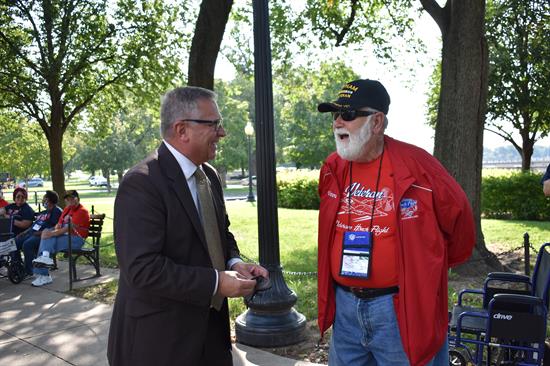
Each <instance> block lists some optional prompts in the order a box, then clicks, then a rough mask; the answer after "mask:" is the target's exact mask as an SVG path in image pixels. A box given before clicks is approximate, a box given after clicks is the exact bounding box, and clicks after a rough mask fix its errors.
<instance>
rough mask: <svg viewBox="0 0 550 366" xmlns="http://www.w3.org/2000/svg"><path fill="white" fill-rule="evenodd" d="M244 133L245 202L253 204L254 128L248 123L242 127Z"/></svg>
mask: <svg viewBox="0 0 550 366" xmlns="http://www.w3.org/2000/svg"><path fill="white" fill-rule="evenodd" d="M244 133H245V134H246V138H247V139H248V197H246V201H247V202H254V201H256V199H255V198H254V193H252V141H251V140H252V136H253V135H254V126H252V123H251V122H250V121H248V122H247V123H246V126H245V127H244Z"/></svg>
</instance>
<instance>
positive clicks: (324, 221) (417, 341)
mask: <svg viewBox="0 0 550 366" xmlns="http://www.w3.org/2000/svg"><path fill="white" fill-rule="evenodd" d="M384 141H385V154H386V156H388V157H389V158H390V161H391V165H392V169H393V173H394V184H395V198H396V199H395V201H394V202H396V204H397V202H399V203H400V204H399V207H396V215H397V228H396V234H397V237H398V239H399V242H398V243H397V252H396V256H397V261H398V262H397V263H398V271H399V274H398V278H399V280H398V282H399V294H397V295H396V309H397V319H398V323H399V330H400V333H401V341H402V343H403V348H404V350H405V352H406V353H407V356H408V358H409V361H410V363H411V365H412V366H415V365H424V364H426V363H427V362H429V361H430V360H431V359H432V358H433V357H434V356H435V354H436V353H437V351H438V350H439V349H440V348H441V346H442V345H443V342H444V339H445V336H446V333H447V321H448V313H447V311H448V305H447V301H448V300H447V272H448V268H449V267H453V266H456V265H458V264H460V263H463V262H465V261H466V260H467V259H468V258H469V257H470V255H471V253H472V249H473V247H474V245H475V241H476V233H475V226H474V219H473V215H472V209H471V207H470V204H469V202H468V199H467V198H466V195H465V193H464V191H463V190H462V188H461V187H460V186H459V185H458V183H457V182H456V181H455V180H454V179H453V178H452V177H451V176H450V175H449V173H447V171H446V170H445V168H443V166H442V165H441V164H440V163H439V161H437V159H435V158H434V157H433V156H431V155H430V154H428V153H427V152H426V151H424V150H422V149H420V148H418V147H416V146H413V145H409V144H406V143H404V142H401V141H397V140H394V139H392V138H390V137H387V136H385V138H384ZM348 165H349V162H348V161H346V160H343V159H341V158H340V157H339V156H338V155H337V154H336V153H333V154H331V155H330V156H329V157H328V158H327V160H326V161H325V163H324V165H323V167H322V168H321V173H320V177H319V195H320V197H321V206H320V209H319V238H318V242H319V253H318V266H319V276H318V306H319V310H318V311H319V314H318V315H319V317H318V323H319V328H320V330H321V334H323V333H324V332H325V331H326V330H327V329H328V328H329V327H330V326H331V325H332V323H333V321H334V314H335V311H336V306H335V300H334V298H335V296H334V281H333V279H332V275H331V272H330V252H331V245H332V242H333V238H334V234H335V220H336V213H337V210H338V207H339V204H340V199H341V197H340V192H341V191H342V189H341V187H342V186H343V185H344V182H342V178H343V177H344V172H345V171H346V169H349V167H348Z"/></svg>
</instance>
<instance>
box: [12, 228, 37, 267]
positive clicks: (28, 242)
mask: <svg viewBox="0 0 550 366" xmlns="http://www.w3.org/2000/svg"><path fill="white" fill-rule="evenodd" d="M34 233H35V232H34V231H31V232H30V233H28V234H25V235H21V236H20V237H18V238H16V239H15V244H16V245H17V250H16V251H15V252H12V253H11V257H12V259H13V260H16V261H21V253H20V250H21V249H23V254H24V255H25V271H26V272H27V274H28V275H31V274H32V273H33V271H32V260H33V259H34V258H36V253H37V251H38V246H39V245H40V235H38V236H35V235H33V234H34Z"/></svg>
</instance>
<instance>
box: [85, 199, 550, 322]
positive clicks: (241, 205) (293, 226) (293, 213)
mask: <svg viewBox="0 0 550 366" xmlns="http://www.w3.org/2000/svg"><path fill="white" fill-rule="evenodd" d="M241 192H245V193H246V192H247V191H240V192H239V193H241ZM114 196H115V193H114V192H111V193H106V192H94V191H83V192H82V194H81V202H82V203H83V204H84V205H85V206H86V207H88V208H89V209H90V208H91V206H92V205H93V206H94V211H95V212H98V213H105V214H106V216H107V220H106V221H105V226H104V228H103V236H102V239H101V242H102V245H109V244H112V241H113V236H112V232H113V227H112V223H113V222H112V218H113V203H114ZM227 211H228V214H229V217H230V220H231V227H230V229H231V231H232V232H233V234H234V235H235V237H236V239H237V242H238V243H239V248H240V250H241V252H242V254H243V255H244V256H246V258H250V259H251V260H253V261H257V260H258V230H257V206H256V203H250V202H245V201H228V202H227ZM278 223H279V244H280V258H281V264H282V266H283V270H284V271H292V272H315V271H316V270H317V268H316V267H317V211H316V210H290V209H283V208H281V209H279V210H278ZM482 228H483V232H484V235H485V240H486V243H487V245H488V246H489V247H490V248H491V249H493V250H497V249H498V251H499V252H500V251H504V250H507V249H511V248H517V247H519V246H521V245H522V243H523V234H524V233H525V232H528V233H529V235H530V240H531V243H533V246H534V247H535V248H538V247H540V245H541V244H542V243H544V242H545V240H547V236H546V233H548V232H549V231H550V223H549V222H537V221H509V220H493V219H483V220H482ZM533 256H534V254H533ZM101 259H102V263H103V264H102V265H104V266H109V267H116V264H117V261H116V256H115V252H114V247H113V246H112V245H110V246H106V247H104V248H102V249H101ZM285 280H286V282H287V285H288V286H289V287H290V288H291V289H293V290H294V291H295V292H296V293H297V294H298V303H297V304H296V308H297V310H298V311H299V312H301V313H302V314H304V315H305V316H306V317H307V318H308V319H314V318H315V317H316V316H317V298H316V296H317V295H316V293H317V283H316V282H317V279H316V276H315V275H314V274H309V275H294V274H289V273H285ZM105 288H106V291H115V289H116V286H112V285H111V286H106V287H105ZM458 290H460V289H452V288H450V289H449V294H450V298H451V301H453V300H456V293H457V291H458ZM91 296H92V297H94V296H98V295H97V294H96V295H94V294H93V293H92V295H91ZM100 297H104V298H107V299H108V298H110V297H109V295H101V296H100ZM230 307H231V309H232V316H233V317H235V316H236V315H238V314H240V313H242V312H243V311H244V310H245V306H244V303H243V301H242V299H231V300H230Z"/></svg>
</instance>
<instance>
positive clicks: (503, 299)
mask: <svg viewBox="0 0 550 366" xmlns="http://www.w3.org/2000/svg"><path fill="white" fill-rule="evenodd" d="M495 303H514V304H527V305H535V306H540V307H544V302H543V300H542V299H541V298H540V297H536V296H530V295H515V294H496V295H495V296H493V298H492V299H491V301H490V302H489V309H491V308H492V307H493V306H494V304H495Z"/></svg>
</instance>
